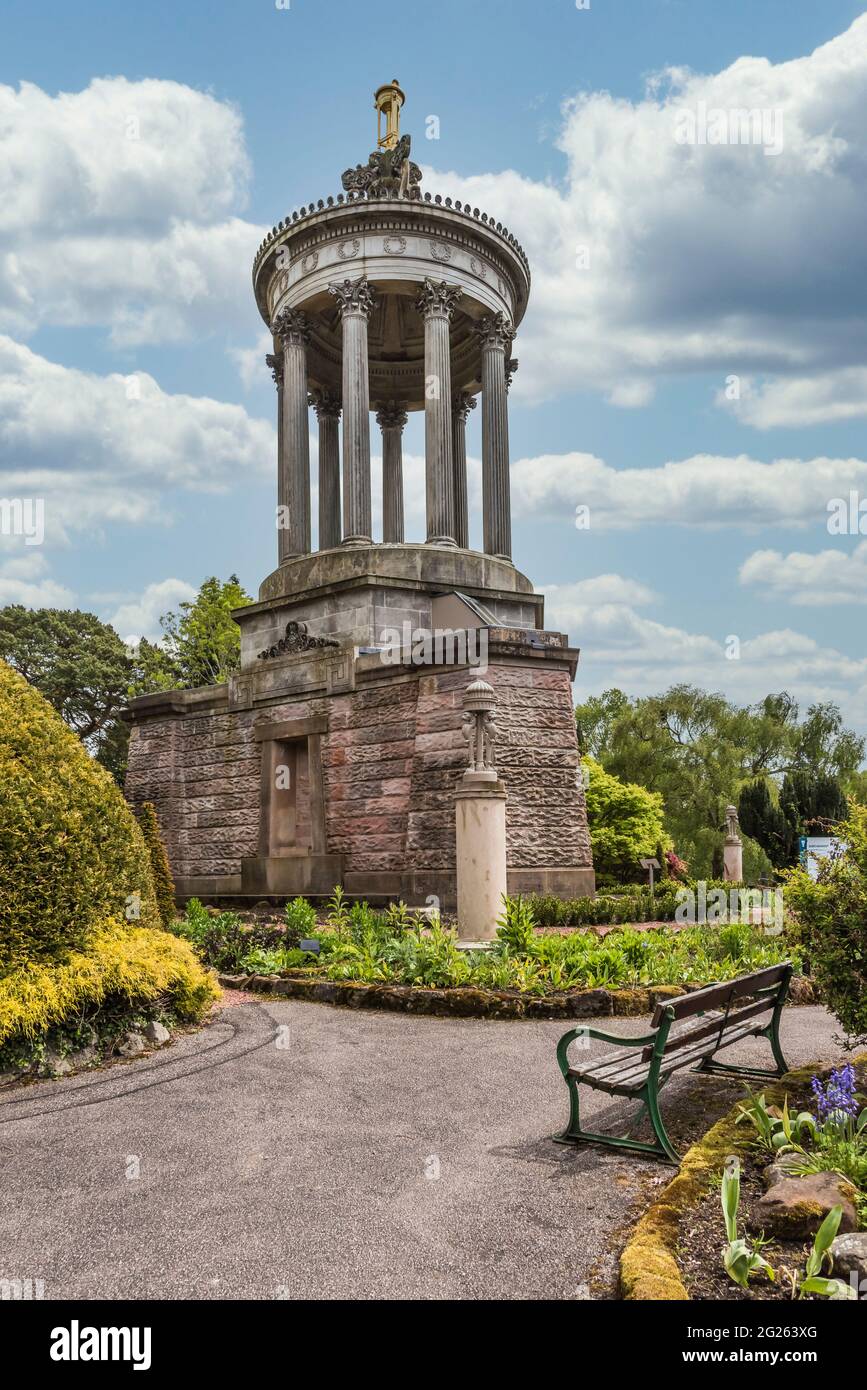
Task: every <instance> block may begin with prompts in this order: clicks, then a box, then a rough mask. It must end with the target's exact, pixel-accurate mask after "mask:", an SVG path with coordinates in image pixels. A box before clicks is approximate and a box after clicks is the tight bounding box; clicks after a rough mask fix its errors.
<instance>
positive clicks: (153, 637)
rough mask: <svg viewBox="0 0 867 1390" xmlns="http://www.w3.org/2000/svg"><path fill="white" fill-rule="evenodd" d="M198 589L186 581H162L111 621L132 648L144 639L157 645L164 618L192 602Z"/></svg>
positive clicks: (110, 618)
mask: <svg viewBox="0 0 867 1390" xmlns="http://www.w3.org/2000/svg"><path fill="white" fill-rule="evenodd" d="M195 597H196V590H195V589H194V588H193V586H192V585H191V584H187V583H185V581H184V580H183V579H161V580H159V581H158V582H157V583H154V584H148V586H147V588H146V589H145V590H144V592H143V593H142V594H140V595H139V596H138V597H137V598H131V599H129V600H127V602H125V603H122V604H121V605H120V606H119V607H118V608H117V609H116V610H115V611H114V613H112V615H111V616H110V617H109V618H108V619H107V621H108V622H109V623H110V624H111V626H112V627H113V628H114V630H115V631H116V632H118V633H120V635H121V637H122V638H123V640H124V641H125V642H128V643H130V644H131V645H133V644H135V643H136V642H139V641H140V640H141V638H142V637H146V638H147V639H148V641H150V642H155V641H157V640H158V639H159V638H160V637H162V635H163V634H162V629H161V628H160V618H161V617H162V615H163V614H164V613H167V612H169V611H170V610H171V609H174V608H176V607H177V605H178V604H179V603H183V602H187V601H192V600H193V599H194V598H195Z"/></svg>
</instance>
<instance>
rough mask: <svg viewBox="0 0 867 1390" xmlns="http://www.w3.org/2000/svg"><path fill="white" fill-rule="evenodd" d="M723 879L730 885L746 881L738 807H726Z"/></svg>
mask: <svg viewBox="0 0 867 1390" xmlns="http://www.w3.org/2000/svg"><path fill="white" fill-rule="evenodd" d="M723 878H724V879H725V880H726V881H727V882H729V883H743V881H744V842H743V840H742V839H741V837H740V826H739V824H738V811H737V807H736V806H727V807H726V838H725V844H724V845H723Z"/></svg>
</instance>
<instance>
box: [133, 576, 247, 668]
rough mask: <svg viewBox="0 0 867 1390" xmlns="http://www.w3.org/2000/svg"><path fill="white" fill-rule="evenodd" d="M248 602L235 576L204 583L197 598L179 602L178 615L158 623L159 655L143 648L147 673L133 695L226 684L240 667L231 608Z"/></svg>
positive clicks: (213, 579)
mask: <svg viewBox="0 0 867 1390" xmlns="http://www.w3.org/2000/svg"><path fill="white" fill-rule="evenodd" d="M252 602H253V599H252V597H251V596H250V594H248V593H247V592H246V590H245V589H244V588H243V587H242V585H241V584H240V582H239V580H238V576H237V575H236V574H232V575H230V576H229V578H228V579H227V580H220V579H217V578H215V577H214V576H211V578H209V579H206V580H205V581H204V583H203V584H202V586H201V588H200V589H199V592H198V594H197V595H196V597H195V599H193V600H192V601H188V602H185V603H181V604H179V605H178V611H177V612H176V613H166V614H165V615H164V616H163V617H162V618H161V619H160V626H161V627H162V629H163V633H164V634H165V635H164V639H163V655H161V656H159V657H157V656H156V655H155V649H154V648H152V647H150V648H148V649H147V650H146V653H145V657H144V664H145V670H144V671H143V673H142V677H141V680H140V682H139V685H138V687H137V690H136V693H137V694H144V693H146V690H149V689H150V690H152V689H166V688H173V687H174V688H177V689H195V688H197V687H199V686H207V685H221V684H222V683H223V682H224V681H226V680H228V678H229V676H230V675H231V674H232V672H233V671H236V670H237V669H238V667H239V665H240V664H241V633H240V628H239V627H238V624H237V623H236V622H235V621H234V620H233V618H232V610H233V609H235V608H243V607H245V606H246V605H247V604H248V603H252ZM152 681H155V682H157V683H156V684H151V683H150V682H152ZM164 682H169V683H170V684H169V685H168V686H167V685H166V684H164Z"/></svg>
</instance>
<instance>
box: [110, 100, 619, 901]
mask: <svg viewBox="0 0 867 1390" xmlns="http://www.w3.org/2000/svg"><path fill="white" fill-rule="evenodd" d="M375 104H376V109H377V112H378V120H379V132H378V145H377V149H376V150H374V152H373V153H372V154H371V155H370V157H369V159H368V161H367V163H366V164H364V165H357V166H355V167H354V168H350V169H348V170H347V171H346V173H345V174H344V175H343V189H344V191H343V192H342V193H339V194H337V195H336V196H331V197H328V198H327V199H324V200H323V199H320V200H319V202H318V203H316V204H310V205H309V206H307V207H303V208H301V209H300V211H297V212H293V213H292V214H291V216H289V217H287V218H286V219H285V220H284V221H282V222H280V223H279V225H278V226H276V227H274V228H273V229H272V230H271V232H270V233H269V235H268V236H267V237H266V238H265V240H264V241H263V242H262V245H261V246H260V247H259V249H258V251H257V253H256V257H255V260H254V265H253V289H254V293H255V297H256V303H257V305H258V307H259V311H260V313H261V315H262V318H263V321H264V322H265V324H266V325H268V327H269V329H270V331H271V334H272V337H273V351H272V352H271V353H269V354H268V356H267V359H266V360H267V366H268V367H269V368H270V370H271V373H272V376H273V379H274V382H275V386H276V395H277V426H278V461H277V477H278V482H277V511H276V515H277V538H278V539H277V556H276V560H277V567H276V569H275V570H274V571H273V573H271V574H269V575H268V576H267V578H266V579H264V581H263V582H262V585H261V587H260V590H259V598H258V602H256V603H253V604H251V605H250V606H249V607H246V608H243V609H240V610H239V611H238V612H237V613H236V614H235V615H234V616H235V618H236V620H237V622H238V624H239V626H240V630H241V664H240V669H239V670H238V671H237V672H236V673H235V674H234V675H233V676H232V677H231V678H230V680H229V682H228V684H226V685H222V686H216V687H209V688H204V689H199V690H176V691H170V692H167V693H159V694H154V695H147V696H143V697H141V698H139V699H137V700H134V701H133V702H132V704H131V706H130V710H129V719H130V721H131V725H132V729H131V740H130V755H129V773H128V778H127V794H128V796H129V797H130V799H131V800H132V801H133V802H134V803H138V802H141V801H145V800H150V801H153V802H154V803H155V805H156V807H157V812H158V815H159V818H160V824H161V826H162V827H163V831H164V834H165V837H166V841H167V848H168V851H169V856H170V859H171V864H172V870H173V873H174V876H175V882H176V885H177V888H178V892H179V894H180V895H181V897H188V896H191V895H194V894H195V895H197V896H200V897H206V898H209V899H212V900H213V899H225V900H237V901H238V902H242V901H243V900H245V899H248V900H249V899H253V900H255V899H258V898H261V897H264V896H268V897H277V896H280V897H283V896H285V895H287V894H295V893H309V894H328V893H331V891H332V890H333V888H334V886H335V885H336V884H341V885H342V886H343V887H344V888H345V890H346V892H347V893H349V894H358V895H366V896H369V897H371V898H376V899H381V898H389V897H394V898H397V897H403V898H404V899H405V900H406V901H408V902H413V903H417V902H419V901H424V899H425V898H426V897H428V896H429V895H436V896H437V897H438V898H439V899H440V900H441V902H442V904H443V906H444V907H445V908H447V909H448V908H449V907H451V906H453V905H454V902H455V895H456V883H455V853H456V850H455V820H454V810H453V794H454V791H455V787H456V784H457V780H458V778H459V777H460V776H461V773H462V772H463V769H464V767H465V755H466V744H465V741H464V735H463V731H462V717H463V710H462V699H463V693H464V689H465V688H466V686H467V684H468V680H471V679H472V669H471V666H472V662H471V660H470V658H469V651H470V648H471V647H472V650H473V651H474V652H475V653H478V652H480V651H482V652H483V653H484V656H485V660H486V663H487V672H488V675H489V677H490V680H491V683H492V684H493V686H494V688H495V690H496V694H497V701H498V705H497V727H498V731H499V734H498V745H497V747H498V765H499V772H500V776H501V778H502V779H503V781H504V782H505V784H506V786H507V789H508V797H509V799H508V812H507V846H508V885H509V891H510V892H513V893H515V892H532V891H538V892H555V893H561V894H567V895H570V896H575V895H579V894H583V893H590V892H592V891H593V886H594V879H593V867H592V859H591V853H590V842H589V837H588V833H587V821H586V812H585V806H584V791H583V786H582V783H581V778H580V775H579V756H578V748H577V743H576V733H575V720H574V713H573V702H572V694H571V680H572V678H573V677H574V674H575V669H576V665H577V661H578V651H577V650H576V649H575V648H573V647H571V646H570V645H569V640H568V638H567V637H566V636H565V635H564V634H563V633H560V632H552V631H547V630H546V629H545V626H544V599H543V597H542V596H541V595H540V594H536V593H535V592H534V590H533V586H532V584H531V582H530V580H529V579H527V578H526V577H525V576H524V575H523V574H521V573H520V571H519V570H517V569H516V568H515V565H514V563H513V561H512V526H511V512H510V490H509V410H508V403H509V396H508V391H509V383H510V381H511V379H512V375H513V374H514V371H515V369H516V367H517V361H516V359H515V358H514V357H512V355H511V349H512V343H513V340H514V337H515V333H516V331H517V329H518V326H519V325H520V323H521V320H522V318H523V316H524V312H525V310H526V307H527V300H528V296H529V292H530V270H529V266H528V263H527V258H526V256H525V254H524V252H523V251H522V249H521V247H520V245H519V244H518V242H517V240H516V238H515V237H514V236H513V235H512V234H511V233H510V232H509V231H508V229H507V228H506V227H504V226H502V225H501V223H499V222H497V221H495V219H494V218H493V217H490V216H488V214H487V213H484V212H480V210H479V209H478V208H476V207H470V206H469V204H466V203H464V204H462V203H461V202H459V201H453V200H452V199H451V198H443V197H440V196H439V195H438V196H436V197H433V198H432V197H431V195H430V193H423V192H422V189H421V187H420V180H421V173H420V171H419V169H418V166H417V165H415V164H413V162H412V160H411V158H410V137H409V136H408V135H401V133H400V111H401V107H402V106H403V104H404V94H403V92H402V91H401V90H400V87H399V86H398V84H397V83H396V82H393V83H390V84H387V85H386V86H384V87H381V88H380V89H379V90H378V92H377V93H376V97H375ZM383 119H384V128H383ZM477 400H478V401H479V402H480V417H481V437H482V496H483V500H482V516H481V527H480V532H481V537H480V539H481V544H479V541H478V539H476V547H477V548H473V547H472V546H471V544H470V521H471V518H470V515H469V507H468V498H467V464H466V457H467V455H466V436H465V427H466V422H467V418H468V416H469V413H470V410H471V409H472V408H473V407H474V406H475V405H476V404H477ZM311 410H312V412H313V414H314V415H315V417H316V420H317V422H318V428H319V451H318V452H319V457H318V465H317V467H318V479H317V482H318V489H317V491H318V549H317V550H316V551H315V552H314V551H313V549H312V529H313V528H312V515H311V512H312V508H311V477H310V450H309V438H310V414H311ZM422 411H423V412H424V427H425V428H424V433H425V510H426V526H425V533H426V535H425V540H424V541H422V542H421V543H409V542H407V541H406V539H405V534H404V479H403V457H402V434H403V429H404V426H405V424H406V421H407V419H408V416H409V414H410V413H412V412H422ZM371 414H373V417H374V419H375V422H376V425H377V427H378V429H379V431H380V435H381V446H380V448H379V449H378V450H377V452H378V453H380V454H381V459H382V464H381V466H382V491H383V516H382V530H381V535H380V536H379V537H374V527H373V516H372V506H371V452H372V451H371ZM472 520H473V521H475V518H472ZM395 631H397V632H406V633H409V634H411V640H408V641H407V642H406V643H401V644H400V646H399V649H398V650H397V652H395V646H394V639H393V637H391V636H389V635H388V634H393V633H394V632H395ZM419 635H421V637H422V638H424V639H426V640H422V641H418V640H417V638H418V637H419ZM470 639H472V640H470Z"/></svg>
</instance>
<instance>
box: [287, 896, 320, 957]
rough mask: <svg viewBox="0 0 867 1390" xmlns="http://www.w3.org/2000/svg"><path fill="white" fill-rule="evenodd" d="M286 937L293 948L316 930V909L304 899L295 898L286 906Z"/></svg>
mask: <svg viewBox="0 0 867 1390" xmlns="http://www.w3.org/2000/svg"><path fill="white" fill-rule="evenodd" d="M285 915H286V935H287V938H288V940H289V942H290V943H291V944H292V945H293V946H297V945H298V942H299V941H301V939H302V938H303V937H309V936H310V935H311V934H312V933H313V932H315V930H316V909H315V908H314V907H312V906H311V905H310V903H309V902H307V900H306V898H295V899H294V900H293V901H292V902H291V903H287V904H286V909H285Z"/></svg>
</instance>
